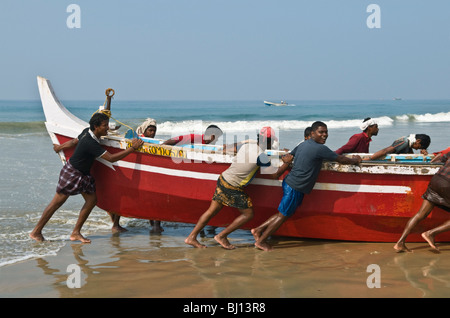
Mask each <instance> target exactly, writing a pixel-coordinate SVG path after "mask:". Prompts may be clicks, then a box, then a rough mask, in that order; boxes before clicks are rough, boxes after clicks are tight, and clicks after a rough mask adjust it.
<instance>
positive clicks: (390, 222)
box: [57, 135, 450, 242]
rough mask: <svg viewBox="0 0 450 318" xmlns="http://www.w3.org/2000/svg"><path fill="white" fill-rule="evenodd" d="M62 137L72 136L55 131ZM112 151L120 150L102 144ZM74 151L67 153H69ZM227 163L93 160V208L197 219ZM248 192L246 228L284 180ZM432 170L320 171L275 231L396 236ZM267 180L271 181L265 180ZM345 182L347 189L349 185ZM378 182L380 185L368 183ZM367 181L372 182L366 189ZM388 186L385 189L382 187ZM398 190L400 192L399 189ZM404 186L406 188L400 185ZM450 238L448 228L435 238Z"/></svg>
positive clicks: (438, 219)
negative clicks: (405, 172) (249, 205)
mask: <svg viewBox="0 0 450 318" xmlns="http://www.w3.org/2000/svg"><path fill="white" fill-rule="evenodd" d="M57 138H58V140H59V142H60V143H63V142H65V141H67V140H69V138H67V137H64V136H61V135H57ZM106 149H107V150H108V151H109V152H111V153H114V152H116V151H119V149H117V148H114V147H106ZM72 152H73V150H71V151H68V152H66V153H65V155H66V157H67V158H69V157H70V155H71V154H72ZM228 166H229V164H227V163H207V162H192V161H190V162H176V160H173V158H172V157H169V156H164V155H153V154H149V153H140V152H135V153H132V154H130V155H129V156H127V157H126V158H125V159H123V160H122V161H120V162H119V163H118V164H117V165H114V166H113V168H111V167H110V166H108V165H106V164H104V163H102V162H99V161H96V162H95V164H94V166H93V169H92V174H93V175H94V177H95V180H96V184H97V196H98V206H99V207H100V208H102V209H104V210H106V211H109V212H113V213H116V214H119V215H121V216H125V217H132V218H141V219H151V220H162V221H172V222H183V223H196V222H197V221H198V219H199V217H200V216H201V214H202V213H203V212H204V211H206V209H207V208H208V207H209V204H210V202H211V198H212V195H213V193H214V190H215V186H216V180H217V176H218V175H219V174H220V173H221V172H222V171H224V170H225V169H226V168H227V167H228ZM256 178H257V179H259V180H260V181H261V180H262V182H259V183H258V182H256V183H255V182H252V183H251V184H250V185H249V186H248V187H247V188H246V192H247V193H248V194H249V195H250V197H251V198H252V200H253V204H254V210H255V216H254V218H253V219H252V220H251V221H250V222H248V223H247V224H245V226H244V229H250V228H252V227H255V226H258V225H260V224H261V223H262V222H264V221H265V220H266V219H267V218H268V217H270V216H271V215H273V214H274V213H277V207H278V204H279V202H280V199H281V197H282V189H281V182H275V183H274V184H271V185H267V184H261V183H264V180H265V179H266V178H265V176H264V175H263V174H258V175H257V176H256ZM430 179H431V175H429V174H428V175H420V174H409V175H398V174H381V173H373V174H372V173H352V172H339V171H331V170H326V169H322V171H321V172H320V174H319V178H318V180H317V184H316V185H322V187H318V188H315V189H314V190H313V191H312V192H311V193H310V194H308V195H306V196H305V198H304V200H303V203H302V205H301V206H300V207H299V208H298V210H297V211H296V213H295V214H294V215H293V216H292V217H291V218H290V219H289V220H288V221H286V222H285V223H284V224H283V225H282V226H281V227H280V229H279V230H278V231H277V232H276V235H280V236H291V237H302V238H318V239H331V240H346V241H367V242H395V241H397V240H398V238H399V237H400V235H401V233H402V231H403V229H404V227H405V225H406V223H407V221H408V220H409V218H410V217H411V216H413V215H414V214H415V213H416V212H417V211H418V210H419V208H420V206H421V204H422V198H421V196H422V194H423V193H424V192H425V190H426V188H427V186H428V182H429V181H430ZM267 180H268V179H267ZM347 186H350V188H349V189H348V190H347V189H346V187H347ZM377 186H379V187H380V188H381V189H382V190H383V191H380V192H377V191H373V190H371V189H373V188H375V189H376V187H377ZM369 187H370V188H369ZM386 189H387V190H386ZM398 189H400V191H398ZM402 189H406V190H402ZM238 214H239V212H238V211H237V210H236V209H234V208H229V207H225V208H224V209H223V210H222V211H221V212H220V213H219V214H218V215H217V216H215V217H214V218H213V219H212V220H211V222H210V225H213V226H219V227H223V226H226V225H227V224H229V223H230V222H232V220H233V219H234V218H235V217H236V216H237V215H238ZM448 219H449V215H448V213H447V212H445V211H444V210H442V209H439V208H435V209H434V210H433V211H432V213H431V214H430V215H429V216H428V217H427V218H426V219H425V220H424V221H423V222H421V223H420V224H419V226H417V228H416V229H415V231H414V233H412V234H411V235H410V236H409V237H408V240H407V241H409V242H416V241H420V242H423V239H422V237H421V236H420V233H422V232H423V231H425V230H428V229H430V228H433V227H435V226H437V225H440V224H441V223H442V222H444V221H446V220H448ZM436 241H450V233H443V234H441V235H439V236H438V237H436Z"/></svg>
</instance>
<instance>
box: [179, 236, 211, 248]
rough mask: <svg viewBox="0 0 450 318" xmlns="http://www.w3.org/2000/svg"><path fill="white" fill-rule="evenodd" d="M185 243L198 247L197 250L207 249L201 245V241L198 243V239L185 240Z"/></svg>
mask: <svg viewBox="0 0 450 318" xmlns="http://www.w3.org/2000/svg"><path fill="white" fill-rule="evenodd" d="M184 243H186V244H189V245H192V246H193V247H197V248H206V246H205V245H203V244H200V242H199V241H197V239H195V238H194V239H192V238H189V237H188V238H186V239H185V240H184Z"/></svg>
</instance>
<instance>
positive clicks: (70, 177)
mask: <svg viewBox="0 0 450 318" xmlns="http://www.w3.org/2000/svg"><path fill="white" fill-rule="evenodd" d="M56 192H58V193H62V194H65V195H76V194H80V193H82V192H85V193H88V194H92V193H94V192H95V179H94V177H93V176H91V175H84V174H83V173H82V172H81V171H79V170H77V169H75V168H74V167H73V166H72V165H71V164H70V162H69V161H67V163H66V164H65V165H64V167H63V168H62V169H61V172H60V173H59V181H58V185H57V186H56Z"/></svg>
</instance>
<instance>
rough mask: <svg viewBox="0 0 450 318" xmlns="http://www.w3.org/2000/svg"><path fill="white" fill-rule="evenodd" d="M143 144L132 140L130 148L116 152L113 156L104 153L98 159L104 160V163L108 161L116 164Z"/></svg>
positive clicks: (139, 140) (140, 141)
mask: <svg viewBox="0 0 450 318" xmlns="http://www.w3.org/2000/svg"><path fill="white" fill-rule="evenodd" d="M143 143H144V142H143V141H142V140H141V139H133V140H132V141H131V147H130V148H127V149H125V150H122V151H121V152H117V153H115V154H111V153H109V152H108V151H106V152H105V153H104V154H103V155H102V156H101V157H100V158H102V159H105V160H106V161H109V162H116V161H118V160H120V159H123V158H125V157H126V156H128V155H129V154H130V153H132V152H133V151H135V150H137V149H139V147H141V146H142V144H143Z"/></svg>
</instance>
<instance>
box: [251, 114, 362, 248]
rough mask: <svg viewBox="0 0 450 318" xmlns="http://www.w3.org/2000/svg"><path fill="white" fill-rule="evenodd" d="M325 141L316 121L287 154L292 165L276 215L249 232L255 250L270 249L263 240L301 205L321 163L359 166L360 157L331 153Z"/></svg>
mask: <svg viewBox="0 0 450 318" xmlns="http://www.w3.org/2000/svg"><path fill="white" fill-rule="evenodd" d="M327 138H328V128H327V125H326V124H325V123H323V122H321V121H316V122H314V123H313V124H312V125H311V138H310V139H308V140H305V141H304V142H302V143H300V144H299V145H298V146H297V147H295V148H294V149H293V150H292V151H291V155H293V156H294V164H293V166H292V169H291V171H290V172H289V174H288V175H287V176H286V177H285V178H284V179H283V184H282V187H283V197H282V199H281V202H280V204H279V206H278V212H277V213H276V214H274V215H272V216H271V217H270V218H268V219H267V220H266V221H265V222H264V223H262V224H261V225H260V226H258V227H256V228H254V229H252V230H251V232H252V234H253V236H254V238H255V246H256V247H257V248H259V249H262V250H264V251H269V250H271V249H272V246H271V245H270V244H268V243H267V241H266V240H267V239H268V238H269V236H270V235H272V234H273V233H274V232H275V231H276V230H278V228H279V227H280V226H281V225H282V224H283V223H284V222H285V221H286V220H287V219H288V218H289V217H291V216H292V215H293V214H294V213H295V211H296V210H297V207H299V206H300V205H301V203H302V201H303V197H304V195H305V194H307V193H310V192H311V191H312V189H313V187H314V184H315V183H316V180H317V177H318V175H319V172H320V169H321V167H322V161H323V160H330V161H337V162H339V163H343V164H359V163H360V162H361V157H360V156H353V157H351V158H350V157H346V156H343V155H338V154H336V153H335V152H333V151H331V150H330V149H329V148H328V147H327V146H325V145H324V144H325V141H326V140H327Z"/></svg>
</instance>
